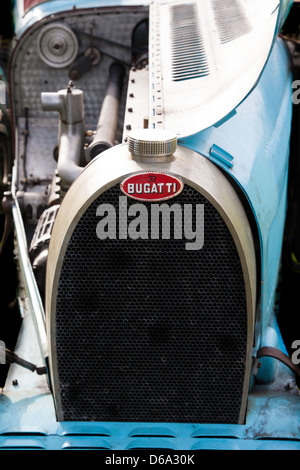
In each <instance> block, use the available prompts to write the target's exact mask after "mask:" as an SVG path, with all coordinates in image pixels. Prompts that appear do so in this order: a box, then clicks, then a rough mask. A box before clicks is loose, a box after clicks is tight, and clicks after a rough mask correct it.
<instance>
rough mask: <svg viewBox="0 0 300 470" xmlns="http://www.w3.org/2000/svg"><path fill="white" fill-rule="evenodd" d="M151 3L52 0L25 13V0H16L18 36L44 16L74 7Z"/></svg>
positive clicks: (145, 3) (15, 18)
mask: <svg viewBox="0 0 300 470" xmlns="http://www.w3.org/2000/svg"><path fill="white" fill-rule="evenodd" d="M150 3H151V1H150V0H143V1H140V0H116V1H111V0H87V1H82V0H79V1H78V0H75V1H72V0H52V1H49V2H45V3H41V4H40V5H38V6H36V7H33V8H32V9H30V10H29V11H28V12H27V13H26V14H24V11H23V0H16V1H15V4H14V10H13V13H14V15H13V16H14V28H15V33H16V36H17V37H20V36H22V34H23V33H25V31H26V30H27V29H28V28H30V27H31V26H32V25H34V24H35V23H36V22H38V21H41V20H42V19H43V18H46V17H47V16H50V15H54V14H58V13H61V12H64V11H70V10H73V9H74V8H76V9H78V10H79V9H88V8H101V7H130V6H147V5H149V4H150Z"/></svg>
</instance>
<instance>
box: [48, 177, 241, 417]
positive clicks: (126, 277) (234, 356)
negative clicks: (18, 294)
mask: <svg viewBox="0 0 300 470" xmlns="http://www.w3.org/2000/svg"><path fill="white" fill-rule="evenodd" d="M119 196H122V193H121V191H120V188H119V185H116V186H114V187H112V188H110V189H109V190H107V191H106V192H104V193H103V194H102V195H101V196H99V197H98V198H97V199H96V200H95V201H94V202H93V203H92V204H91V205H90V206H89V207H88V209H87V210H86V212H85V213H84V214H83V216H82V217H81V219H80V221H79V222H78V224H77V226H76V227H75V230H74V232H73V235H72V237H71V240H70V243H69V245H68V247H67V250H66V254H65V258H64V260H63V265H62V271H61V275H60V280H59V286H58V293H57V301H56V302H57V304H56V307H57V309H56V338H55V339H56V348H57V350H56V353H57V370H58V380H59V387H60V395H61V404H62V410H63V419H64V420H67V421H72V420H85V421H88V420H95V421H144V422H147V421H149V422H207V423H214V422H218V423H237V422H238V418H239V412H240V406H241V399H242V391H243V385H244V374H245V354H246V342H247V315H246V299H245V286H244V281H243V274H242V269H241V265H240V260H239V256H238V253H237V251H236V247H235V244H234V242H233V239H232V237H231V235H230V233H229V231H228V229H227V226H226V225H225V223H224V221H223V219H222V218H221V216H220V215H219V213H218V212H217V211H216V209H215V208H214V207H213V206H212V205H211V204H210V203H209V202H208V201H207V200H206V199H205V198H204V197H203V196H202V195H201V194H200V193H198V192H197V191H196V190H195V189H193V188H192V187H190V186H188V185H185V188H184V190H183V192H182V193H181V194H180V195H179V196H177V197H176V198H174V199H172V200H170V201H169V202H168V204H173V203H174V202H176V203H179V204H204V206H205V241H204V247H203V248H202V249H201V250H199V251H187V250H185V248H184V244H185V242H186V240H162V239H160V240H151V239H148V240H142V239H139V240H130V239H128V240H102V241H100V240H99V239H98V238H97V237H96V231H95V229H96V224H97V218H96V209H97V207H98V206H99V204H102V203H108V204H113V205H114V206H115V207H116V208H117V207H118V201H119ZM133 203H136V201H134V200H132V199H128V205H130V204H133ZM146 206H147V207H149V208H150V203H146Z"/></svg>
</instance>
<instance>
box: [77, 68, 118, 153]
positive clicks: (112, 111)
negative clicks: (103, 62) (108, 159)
mask: <svg viewBox="0 0 300 470" xmlns="http://www.w3.org/2000/svg"><path fill="white" fill-rule="evenodd" d="M124 75H125V70H124V67H123V66H122V65H121V64H118V63H113V64H112V65H111V66H110V69H109V81H108V86H107V90H106V94H105V97H104V100H103V104H102V107H101V111H100V115H99V120H98V124H97V128H96V132H95V135H94V138H93V141H92V143H91V144H90V145H89V147H88V148H87V149H86V158H87V160H92V159H93V158H95V157H96V156H97V155H99V153H101V152H104V150H107V149H109V148H111V147H113V146H114V141H115V136H116V131H117V126H118V117H119V108H120V99H121V94H122V85H123V79H124Z"/></svg>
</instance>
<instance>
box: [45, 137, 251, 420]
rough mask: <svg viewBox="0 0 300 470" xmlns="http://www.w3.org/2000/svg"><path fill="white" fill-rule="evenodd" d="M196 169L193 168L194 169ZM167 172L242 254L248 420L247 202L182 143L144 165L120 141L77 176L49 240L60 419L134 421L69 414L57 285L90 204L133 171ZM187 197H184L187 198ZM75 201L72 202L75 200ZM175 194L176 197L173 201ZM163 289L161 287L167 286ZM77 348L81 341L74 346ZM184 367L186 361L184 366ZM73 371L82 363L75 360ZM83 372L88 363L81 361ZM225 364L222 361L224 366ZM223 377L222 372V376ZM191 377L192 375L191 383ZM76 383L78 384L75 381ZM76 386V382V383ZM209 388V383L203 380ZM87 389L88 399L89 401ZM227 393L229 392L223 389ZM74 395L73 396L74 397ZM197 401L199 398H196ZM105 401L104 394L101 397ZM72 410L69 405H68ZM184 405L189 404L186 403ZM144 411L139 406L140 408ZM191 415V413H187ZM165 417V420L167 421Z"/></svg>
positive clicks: (243, 397)
mask: <svg viewBox="0 0 300 470" xmlns="http://www.w3.org/2000/svg"><path fill="white" fill-rule="evenodd" d="M191 168H193V171H191ZM149 170H151V171H163V172H166V173H168V174H171V175H174V176H178V177H180V178H182V180H183V181H184V183H185V184H186V186H187V187H190V188H192V191H197V192H198V193H200V194H201V197H202V198H205V199H206V200H207V201H208V203H209V204H211V205H212V206H213V207H214V208H215V210H216V211H217V212H218V213H219V215H220V217H221V218H222V219H223V220H224V222H225V224H226V226H227V229H228V231H229V233H230V234H231V237H232V239H233V241H234V244H235V247H236V250H237V253H238V255H239V258H240V266H241V270H242V273H243V279H244V286H245V304H246V310H247V312H245V316H246V320H247V326H246V338H247V339H246V341H245V357H244V360H245V364H244V366H245V369H244V381H243V386H242V391H241V394H240V406H239V413H238V416H237V418H236V420H234V423H236V424H237V423H238V424H242V423H243V422H244V417H245V411H246V403H247V395H248V389H249V383H250V375H251V368H252V346H253V338H254V324H255V305H256V261H255V250H254V243H253V238H252V234H251V229H250V226H249V222H248V220H247V217H246V214H245V211H244V209H243V206H242V204H241V202H240V200H239V198H238V196H237V194H236V192H235V190H234V189H233V187H232V186H231V184H230V183H229V181H228V179H227V178H226V177H225V176H224V175H223V174H222V172H221V171H220V170H219V169H218V168H217V167H216V166H215V165H214V164H213V163H211V162H210V161H208V160H207V159H205V158H204V157H202V156H201V155H199V154H197V153H196V152H193V151H191V150H188V149H185V148H184V147H181V146H178V148H177V150H176V152H175V154H174V156H173V157H172V158H171V159H170V162H168V163H159V162H156V163H155V162H154V163H153V164H151V163H143V162H140V161H139V162H137V161H135V160H134V159H133V158H132V156H131V154H129V153H128V150H127V148H126V146H124V145H121V146H118V147H115V148H113V149H110V150H108V151H107V152H105V153H103V154H102V155H101V156H100V157H98V158H96V159H95V160H93V161H92V162H91V163H90V165H88V167H87V168H86V169H85V170H84V171H83V173H82V174H81V175H80V176H79V177H78V178H77V180H76V181H75V182H74V184H73V185H72V187H71V188H70V190H69V192H68V193H67V195H66V197H65V200H64V202H63V204H62V206H61V208H60V211H59V213H58V216H57V219H56V223H55V226H54V229H53V233H52V240H51V243H50V251H49V262H48V267H47V286H46V311H47V331H48V336H49V345H50V371H51V380H52V387H53V391H54V397H55V406H56V412H57V419H58V420H59V421H65V420H67V421H68V420H77V419H79V420H92V421H93V420H94V421H97V420H98V421H109V420H115V421H122V420H123V421H130V420H131V419H130V413H129V414H128V413H127V414H126V413H125V414H124V416H123V419H122V416H121V417H120V416H118V413H115V412H114V411H112V413H111V415H110V416H109V415H108V414H105V415H103V419H102V418H101V416H99V414H97V413H96V414H95V415H93V414H90V415H89V416H85V417H84V414H82V415H81V416H76V412H75V414H73V415H72V413H70V414H68V413H67V412H66V406H65V403H66V402H65V398H64V396H63V393H62V388H63V387H62V385H63V384H61V383H60V378H59V364H60V361H61V359H60V356H59V354H58V350H57V318H56V311H57V302H58V301H59V299H60V298H61V294H60V297H59V296H58V289H59V283H60V277H61V273H62V271H63V268H64V259H65V256H66V252H67V250H68V246H69V243H70V240H71V238H72V236H73V234H74V233H75V231H76V226H77V224H78V222H79V220H80V219H81V217H82V216H83V215H84V214H85V213H86V211H87V210H88V208H89V207H90V206H91V204H93V202H95V201H96V200H97V198H99V197H100V200H101V195H102V194H105V192H107V191H109V190H110V188H112V187H113V186H115V185H118V184H119V183H121V181H122V180H123V179H124V178H125V177H127V176H128V175H131V174H134V173H136V172H141V171H149ZM183 197H184V196H183ZM70 201H72V204H70ZM175 201H176V198H175V199H174V202H175ZM163 288H164V287H163V286H162V289H163ZM83 341H88V338H83ZM74 346H75V347H76V344H75V345H74ZM72 359H73V358H70V363H69V366H72ZM181 366H183V364H181ZM73 367H74V369H75V368H76V367H77V364H76V363H74V364H73ZM81 367H82V370H84V364H82V366H81ZM221 367H222V364H220V368H221ZM217 376H218V374H217ZM188 380H189V377H187V381H188ZM73 385H74V384H73ZM71 386H72V384H71ZM203 387H205V383H204V384H203ZM218 387H219V390H220V393H221V394H222V388H223V384H222V383H220V384H218ZM81 389H82V390H83V391H85V383H84V380H83V382H82V384H81ZM88 393H89V392H88V390H87V399H88ZM223 393H225V394H226V391H223ZM75 395H76V394H75ZM75 395H74V396H75ZM194 398H195V400H196V398H197V397H194ZM99 399H100V398H99ZM67 408H68V407H67ZM183 408H184V407H183ZM139 411H140V410H139ZM188 416H189V417H188ZM164 418H165V419H164ZM132 420H133V421H161V422H164V421H174V422H176V421H181V422H185V421H186V422H193V421H196V422H201V421H203V422H218V421H219V420H220V421H222V422H225V421H226V420H228V418H225V417H223V418H222V417H221V415H220V418H219V419H218V416H217V415H216V416H214V417H213V418H212V419H211V421H210V418H207V417H206V418H205V417H204V416H203V415H201V413H200V414H199V419H197V415H195V414H194V415H193V414H189V413H187V415H186V417H185V416H184V415H183V414H181V415H177V416H176V417H174V419H172V413H171V412H170V413H169V414H168V416H167V417H166V416H164V415H163V414H158V415H157V416H156V415H151V416H150V415H142V416H140V417H139V412H137V413H136V415H134V414H133V417H132Z"/></svg>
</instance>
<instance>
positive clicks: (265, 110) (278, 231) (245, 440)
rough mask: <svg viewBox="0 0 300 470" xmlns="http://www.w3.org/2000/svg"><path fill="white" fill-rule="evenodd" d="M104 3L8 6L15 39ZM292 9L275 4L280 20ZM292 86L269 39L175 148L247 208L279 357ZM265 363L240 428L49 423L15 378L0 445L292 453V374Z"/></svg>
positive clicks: (50, 410) (297, 418)
mask: <svg viewBox="0 0 300 470" xmlns="http://www.w3.org/2000/svg"><path fill="white" fill-rule="evenodd" d="M110 3H111V2H109V1H105V0H90V1H88V2H73V1H68V0H64V1H59V2H57V1H51V2H46V3H43V4H41V5H40V6H38V7H35V8H33V9H32V10H30V11H29V12H28V13H27V15H25V17H23V18H22V16H21V15H20V14H19V10H18V7H19V6H20V5H21V4H22V2H16V5H15V24H16V34H17V36H18V37H20V36H21V34H23V33H24V31H25V30H26V29H27V28H29V27H30V26H31V25H32V24H33V23H35V22H36V21H38V20H40V19H42V18H43V17H46V16H48V15H50V14H52V13H54V12H55V13H57V12H60V11H64V10H68V9H69V8H70V6H73V5H74V4H76V6H77V7H78V8H79V7H80V5H81V6H82V7H83V6H84V8H90V7H96V6H97V7H100V6H107V5H109V4H110ZM139 3H140V2H138V1H135V2H133V1H127V0H126V1H122V2H119V4H120V5H132V4H139ZM147 3H148V2H144V4H147ZM291 3H292V2H283V3H282V12H281V20H282V19H283V18H285V17H286V14H287V12H288V9H289V8H290V6H291ZM292 80H293V75H292V69H291V61H290V55H289V52H288V50H287V48H286V45H285V43H284V42H283V41H282V40H281V39H277V41H276V43H275V45H274V48H273V50H272V53H271V55H270V57H269V60H268V62H267V64H266V67H265V69H264V71H263V74H262V76H261V77H260V80H259V81H258V83H257V85H256V87H255V88H254V89H253V90H252V92H251V93H250V94H249V95H248V97H247V98H246V99H245V100H244V101H243V102H242V103H241V104H240V106H238V108H237V109H236V110H235V112H234V113H232V114H231V115H229V116H228V118H227V119H224V120H223V121H222V122H220V123H217V124H216V125H215V126H212V127H210V128H208V129H206V130H204V131H202V132H199V133H197V134H194V135H192V136H189V137H186V138H183V139H181V140H180V142H179V143H180V144H181V145H183V146H185V147H187V148H190V149H192V150H195V151H196V152H198V153H199V154H202V155H204V156H205V157H206V158H208V159H210V160H211V161H213V162H214V163H215V164H216V165H218V166H219V167H221V168H222V169H223V170H224V171H225V172H226V173H227V174H228V176H229V178H232V179H233V180H234V181H235V183H236V184H237V186H238V187H239V189H240V191H241V192H242V193H243V195H244V196H245V199H246V200H247V202H248V204H249V206H250V208H251V209H252V211H253V215H254V220H255V224H256V228H257V234H258V237H259V241H260V250H259V251H260V258H261V272H260V277H261V279H260V281H261V309H262V315H261V324H260V325H259V328H260V332H259V338H260V341H261V342H260V344H258V345H257V346H265V345H267V346H276V347H279V348H280V349H281V350H282V351H284V352H285V351H286V349H285V345H284V344H283V341H282V338H281V335H280V331H279V329H278V326H277V321H276V311H275V309H274V302H275V295H276V287H277V283H278V276H279V272H280V255H281V250H282V239H283V233H284V226H285V218H286V211H287V184H288V169H289V152H290V132H291V122H292ZM22 328H23V329H25V330H27V334H29V333H28V332H30V331H31V330H32V328H33V326H32V319H31V318H25V319H24V323H23V326H22ZM32 334H33V335H34V333H32ZM35 341H37V340H35ZM33 347H34V341H33ZM265 361H266V364H268V367H264V360H262V367H261V370H260V372H259V377H260V380H261V384H260V385H256V384H255V385H253V386H252V390H251V392H250V394H249V399H248V408H247V414H246V421H245V424H244V425H225V424H224V425H223V424H222V425H221V424H220V425H213V424H211V425H210V424H197V423H195V424H170V423H167V424H165V423H161V424H157V423H155V424H151V423H97V422H87V423H84V422H64V423H58V422H57V421H56V417H55V409H54V403H53V397H52V395H51V393H49V392H48V391H45V390H47V384H46V379H45V377H39V376H36V375H35V374H32V373H31V372H29V371H22V372H21V374H23V375H22V377H23V378H24V381H25V382H26V384H27V386H26V387H25V389H24V388H22V390H21V389H20V390H19V389H18V386H13V387H9V388H8V389H7V390H6V391H5V393H3V394H2V395H1V396H0V416H1V419H0V448H6V449H16V448H19V449H21V448H32V449H75V448H77V449H107V450H109V449H120V450H121V449H127V450H128V449H137V448H139V449H141V448H152V449H153V448H163V449H173V450H175V449H181V450H186V449H190V450H198V449H219V450H220V449H226V450H235V449H245V450H254V449H256V450H265V449H269V450H270V449H271V450H272V449H276V450H278V449H286V450H293V449H295V450H296V449H297V450H300V399H299V395H298V393H290V392H289V391H288V387H287V385H288V383H289V381H290V380H291V379H292V377H293V375H292V373H291V372H290V371H289V370H288V368H287V367H286V366H284V365H282V364H280V365H278V366H277V364H275V361H274V360H272V359H265ZM16 368H18V366H16V365H12V366H11V370H10V373H9V379H8V382H9V381H11V380H13V378H14V373H15V370H16ZM275 375H276V380H275V381H274V377H275ZM18 376H20V373H19V370H18Z"/></svg>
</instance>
